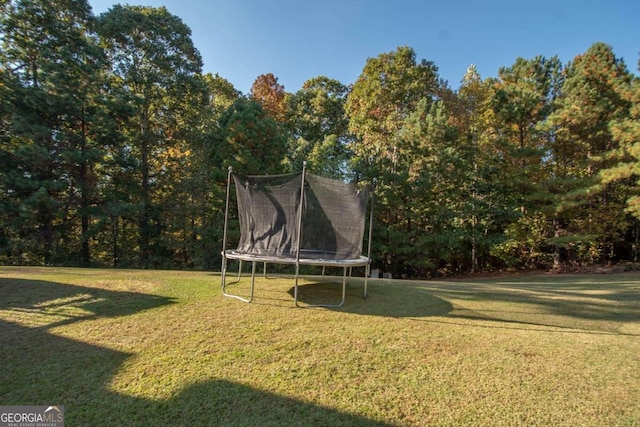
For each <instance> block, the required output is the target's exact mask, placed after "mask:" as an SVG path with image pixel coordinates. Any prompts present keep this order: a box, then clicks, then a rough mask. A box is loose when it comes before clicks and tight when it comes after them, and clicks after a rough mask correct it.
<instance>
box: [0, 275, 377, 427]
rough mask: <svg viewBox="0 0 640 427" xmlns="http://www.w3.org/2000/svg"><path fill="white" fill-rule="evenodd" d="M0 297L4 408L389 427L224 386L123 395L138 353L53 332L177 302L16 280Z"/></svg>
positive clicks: (98, 417)
mask: <svg viewBox="0 0 640 427" xmlns="http://www.w3.org/2000/svg"><path fill="white" fill-rule="evenodd" d="M0 296H1V297H2V298H0V361H1V362H2V366H1V368H0V403H1V404H2V405H63V406H64V407H65V420H66V422H67V424H68V425H101V426H123V425H127V426H149V425H172V426H182V425H184V426H187V425H189V426H191V425H203V426H209V425H229V426H231V425H241V426H244V425H260V426H281V425H332V426H385V425H386V424H384V423H379V422H377V421H372V420H369V419H366V418H362V417H360V416H358V415H353V414H346V413H342V412H339V411H336V410H334V409H331V408H326V407H322V406H318V405H314V404H311V403H307V402H301V401H298V400H296V399H291V398H287V397H282V396H278V395H275V394H272V393H269V392H264V391H261V390H257V389H254V388H252V387H248V386H245V385H242V384H237V383H232V382H229V381H225V380H218V379H212V380H208V381H203V382H200V383H197V384H193V385H191V386H189V387H187V388H185V389H184V390H182V391H180V392H179V393H177V394H176V395H175V396H173V397H172V398H170V399H168V400H152V399H145V398H139V397H132V396H127V395H123V394H120V393H117V392H115V391H113V390H111V389H110V388H109V384H110V382H111V380H112V378H113V377H114V375H116V373H117V372H118V370H119V369H121V367H122V365H123V364H125V362H126V361H127V360H128V359H129V358H131V357H133V356H135V355H134V354H131V353H126V352H122V351H117V350H114V349H108V348H104V347H100V346H96V345H93V344H90V343H85V342H80V341H77V340H73V339H70V338H67V337H64V336H59V335H55V334H54V333H52V332H50V329H51V328H54V327H56V326H59V325H61V324H68V323H70V322H81V321H86V320H88V321H91V320H92V319H95V318H99V317H117V316H126V315H133V314H135V313H136V312H139V311H141V310H147V309H153V308H158V307H161V306H164V305H167V304H170V303H171V300H170V299H168V298H164V297H158V296H153V295H146V294H138V293H134V292H120V291H108V290H104V289H94V288H88V287H82V286H71V285H66V284H61V283H53V282H46V281H32V280H17V279H0Z"/></svg>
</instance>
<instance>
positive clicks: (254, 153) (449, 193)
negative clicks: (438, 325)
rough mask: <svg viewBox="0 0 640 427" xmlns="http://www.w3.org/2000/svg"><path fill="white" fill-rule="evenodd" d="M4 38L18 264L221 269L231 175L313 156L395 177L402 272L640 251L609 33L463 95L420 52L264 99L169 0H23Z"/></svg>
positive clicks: (15, 1)
mask: <svg viewBox="0 0 640 427" xmlns="http://www.w3.org/2000/svg"><path fill="white" fill-rule="evenodd" d="M0 43H1V45H2V46H1V49H0V263H5V264H57V265H67V264H69V265H83V266H88V265H109V266H118V267H154V266H155V267H163V268H169V267H180V268H198V269H200V268H206V269H212V268H216V266H217V263H218V262H219V258H220V256H219V253H220V244H221V243H220V240H221V224H222V221H223V212H224V198H225V197H224V196H225V189H226V177H227V167H228V166H233V168H234V169H235V171H236V172H239V173H246V174H271V173H282V172H287V171H290V170H299V169H301V167H302V162H303V161H306V162H307V168H308V170H309V171H311V172H314V173H317V174H321V175H325V176H330V177H335V178H338V179H343V180H349V181H364V182H371V181H372V180H373V179H374V178H375V179H377V182H378V185H377V190H376V196H377V205H376V211H375V221H374V239H373V249H374V266H375V267H378V268H382V269H383V270H385V271H390V272H392V273H394V274H395V275H397V276H405V277H412V276H435V275H441V274H452V273H458V272H477V271H481V270H483V269H486V270H495V269H499V268H502V267H514V268H549V267H554V268H562V267H563V265H568V266H573V265H587V264H591V263H601V262H615V261H618V260H625V259H632V258H634V257H636V258H637V256H638V253H637V247H638V244H637V237H634V236H637V234H638V231H637V230H638V223H639V222H638V221H639V220H640V191H638V188H639V187H640V178H639V177H640V169H639V167H638V164H640V148H638V147H639V146H638V140H639V139H640V130H639V128H638V121H639V120H640V83H639V81H640V79H638V78H637V77H634V76H633V75H631V74H630V73H629V72H628V70H627V69H626V66H625V64H624V62H623V61H622V60H620V59H618V58H616V57H615V55H614V53H613V51H612V49H611V47H610V46H607V45H606V44H604V43H595V44H594V45H593V46H591V47H590V48H589V49H588V50H587V51H586V52H585V53H584V54H582V55H579V56H577V57H576V58H575V59H574V60H573V61H572V62H570V63H569V64H567V65H566V66H562V64H560V61H559V60H558V58H556V57H551V58H544V57H542V56H536V57H534V58H532V59H525V58H517V59H516V60H515V62H514V64H513V65H511V66H508V67H501V68H500V69H499V70H498V77H497V78H495V79H482V78H481V76H480V75H479V74H478V72H477V70H476V69H475V67H473V66H471V67H469V69H468V70H467V73H466V74H465V76H464V77H463V79H462V81H461V85H460V88H459V89H458V90H452V89H451V88H449V87H448V86H447V85H446V83H445V82H443V81H441V80H440V79H439V77H438V69H437V67H436V65H435V64H434V63H432V62H430V61H427V60H424V59H423V60H417V58H416V54H415V52H414V51H413V49H411V48H410V47H406V46H404V47H399V48H397V49H396V50H394V51H391V52H387V53H382V54H380V55H378V56H376V57H373V58H369V59H368V60H367V61H366V63H365V64H364V68H363V70H362V73H361V75H360V76H359V77H358V79H357V80H356V82H355V83H354V84H353V85H350V86H347V85H345V84H343V83H341V82H338V81H336V80H333V79H329V78H327V77H324V76H318V77H315V78H312V79H310V80H308V81H307V82H305V83H304V85H303V87H302V88H301V89H300V90H298V91H297V92H295V93H287V92H286V91H285V90H284V87H283V86H282V85H280V84H278V79H277V77H276V76H274V75H273V74H272V73H266V74H263V75H261V76H259V77H258V78H257V79H256V82H255V84H254V86H253V87H252V91H251V94H250V95H249V96H244V95H242V94H241V93H240V92H239V91H237V90H236V89H235V88H234V87H233V85H232V84H231V83H230V82H229V81H227V80H225V79H224V78H223V77H221V76H219V75H217V74H215V75H212V74H206V75H203V74H202V71H201V68H202V59H201V57H200V54H199V52H198V50H197V49H196V47H195V46H194V45H193V42H192V40H191V31H190V29H189V28H188V26H187V25H185V24H184V22H182V20H181V19H180V18H178V17H176V16H173V15H171V14H170V13H169V12H168V11H167V9H166V8H163V7H160V8H154V7H144V6H129V5H125V6H123V5H115V6H113V7H112V8H111V9H110V10H109V11H108V12H106V13H104V14H102V15H101V16H99V17H94V16H93V15H91V12H90V7H89V5H88V3H87V2H86V1H56V2H49V1H43V0H34V1H22V0H10V1H4V2H2V6H1V7H0ZM634 238H635V239H636V240H633V239H634ZM634 248H636V249H634Z"/></svg>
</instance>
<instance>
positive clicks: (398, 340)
mask: <svg viewBox="0 0 640 427" xmlns="http://www.w3.org/2000/svg"><path fill="white" fill-rule="evenodd" d="M247 284H248V281H246V280H244V279H243V281H242V282H241V283H240V284H237V285H233V289H234V291H237V292H239V293H246V292H247ZM292 286H293V281H292V280H291V279H290V278H286V277H279V278H267V279H264V278H262V277H260V278H259V279H258V280H257V283H256V294H255V300H254V302H252V303H251V304H246V303H243V302H240V301H237V300H234V299H230V298H225V297H223V296H222V294H221V292H220V276H219V274H213V273H206V272H172V271H131V270H84V269H63V268H18V267H15V268H14V267H0V365H1V369H0V405H64V406H65V416H66V422H67V424H66V425H68V426H98V425H99V426H124V425H127V426H135V425H140V426H150V425H166V426H169V425H171V426H180V425H182V426H194V425H203V426H211V425H239V426H242V425H248V426H249V425H250V426H265V425H272V426H284V425H296V426H310V425H323V426H325V425H326V426H339V425H343V426H353V425H363V426H373V425H398V426H404V425H407V426H413V425H415V426H425V425H433V426H458V425H481V426H485V425H487V426H488V425H491V426H519V425H526V426H535V425H539V426H550V425H553V426H605V425H620V426H633V425H640V275H638V274H632V273H626V274H611V275H593V276H584V275H583V276H578V275H566V276H565V275H556V276H554V275H527V276H518V277H502V278H497V279H482V280H480V279H477V280H469V281H428V282H418V281H386V280H371V281H370V288H369V298H368V299H366V300H364V299H363V298H362V284H361V279H359V280H354V282H353V283H351V284H350V285H349V287H348V290H347V300H346V303H345V305H344V306H343V307H342V308H339V309H308V308H307V309H301V308H295V307H294V305H293V298H292V296H291V288H292ZM339 288H340V286H339V285H338V284H336V283H325V282H324V279H321V278H310V279H309V280H305V281H303V286H302V287H301V290H300V300H301V301H302V302H305V303H308V302H314V301H316V302H317V301H322V300H324V301H329V302H330V301H337V300H339Z"/></svg>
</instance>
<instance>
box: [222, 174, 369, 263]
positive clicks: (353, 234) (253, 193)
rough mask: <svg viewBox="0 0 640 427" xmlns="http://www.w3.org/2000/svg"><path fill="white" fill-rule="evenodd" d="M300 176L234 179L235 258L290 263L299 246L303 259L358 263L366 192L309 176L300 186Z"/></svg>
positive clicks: (239, 177) (365, 208) (236, 176)
mask: <svg viewBox="0 0 640 427" xmlns="http://www.w3.org/2000/svg"><path fill="white" fill-rule="evenodd" d="M301 175H302V173H294V174H287V175H275V176H241V175H233V178H234V183H235V189H236V195H237V200H238V218H239V222H240V241H239V243H238V248H237V250H236V251H235V252H236V253H238V254H246V255H252V256H258V257H277V258H281V259H287V258H290V259H292V260H294V259H295V258H296V255H297V254H296V251H297V248H298V242H300V258H303V259H326V260H352V259H357V258H359V257H360V255H361V254H362V242H363V237H364V230H365V221H366V210H367V202H368V198H369V190H368V189H364V190H363V189H359V188H358V187H357V186H356V185H354V184H349V183H345V182H342V181H339V180H336V179H331V178H325V177H321V176H317V175H313V174H310V173H306V174H305V176H304V182H303V179H302V177H301ZM302 185H304V191H302V188H301V187H302ZM301 196H302V197H303V203H302V204H301V203H300V197H301ZM301 206H302V215H300V212H299V210H300V207H301ZM300 220H301V223H300ZM299 223H300V224H299ZM298 230H300V235H298Z"/></svg>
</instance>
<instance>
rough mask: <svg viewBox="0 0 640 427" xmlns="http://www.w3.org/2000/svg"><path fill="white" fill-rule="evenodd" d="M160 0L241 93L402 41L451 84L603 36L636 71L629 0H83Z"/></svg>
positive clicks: (582, 47) (638, 8)
mask: <svg viewBox="0 0 640 427" xmlns="http://www.w3.org/2000/svg"><path fill="white" fill-rule="evenodd" d="M88 1H89V4H90V5H91V6H92V8H93V13H94V14H95V15H99V14H101V13H103V12H106V11H107V10H108V9H109V8H111V7H112V6H113V5H114V4H118V3H121V4H127V3H128V4H131V5H142V6H154V7H159V6H165V7H166V8H167V9H168V10H169V12H170V13H171V14H173V15H176V16H178V17H179V18H181V19H182V21H183V22H184V23H185V24H186V25H188V26H189V28H191V32H192V40H193V43H194V45H195V47H196V48H197V49H198V50H199V51H200V54H201V55H202V59H203V62H204V66H203V72H205V73H207V72H210V73H212V74H219V75H220V76H221V77H223V78H225V79H226V80H228V81H230V82H231V83H232V84H233V85H234V87H235V88H236V89H237V90H240V91H241V92H243V93H245V94H247V93H249V90H250V89H251V85H252V84H253V82H254V81H255V79H256V77H258V76H259V75H261V74H267V73H272V74H273V75H274V76H276V77H277V78H278V83H280V84H281V85H283V86H284V87H285V90H286V91H287V92H297V91H298V90H299V89H300V88H301V87H302V85H303V83H304V82H305V81H306V80H309V79H311V78H313V77H318V76H326V77H329V78H332V79H336V80H338V81H340V82H341V83H343V84H345V85H349V84H351V83H355V81H356V80H357V78H358V76H359V75H360V74H361V73H362V70H363V69H364V66H365V64H366V61H367V59H368V58H374V57H376V56H378V55H380V54H382V53H387V52H392V51H395V50H396V49H397V48H398V47H399V46H409V47H411V48H413V50H414V51H415V53H416V58H417V60H418V61H420V60H422V59H426V60H428V61H432V62H433V63H434V64H435V65H436V66H437V67H438V70H439V76H440V77H441V78H443V79H445V80H447V81H448V82H449V85H450V86H451V87H452V88H454V89H456V88H457V87H458V86H459V84H460V81H461V80H462V78H463V76H464V74H465V72H466V70H467V68H468V67H469V66H470V65H471V64H474V65H475V66H476V68H477V70H478V72H479V73H480V75H481V77H482V78H487V77H497V75H498V70H499V69H500V67H508V66H511V65H513V64H514V63H515V60H516V59H517V58H518V57H522V58H525V59H530V58H533V57H535V56H537V55H542V56H545V57H547V58H548V57H551V56H554V55H557V56H558V57H559V58H560V60H561V61H562V63H563V64H566V63H567V62H569V61H571V60H572V59H573V58H574V57H575V56H576V55H579V54H582V53H584V52H585V51H586V50H587V49H588V48H589V47H590V46H591V45H592V44H593V43H595V42H604V43H607V44H608V45H610V46H611V47H612V48H613V51H614V53H615V55H616V57H618V58H622V59H623V60H624V61H625V63H626V64H627V67H628V69H629V70H630V71H631V72H633V73H634V74H636V75H638V74H639V72H638V59H639V58H640V24H639V22H638V17H640V1H638V0H536V1H531V0H529V1H523V0H484V1H474V0H439V1H432V0H226V1H225V0H128V1H116V0H88Z"/></svg>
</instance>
